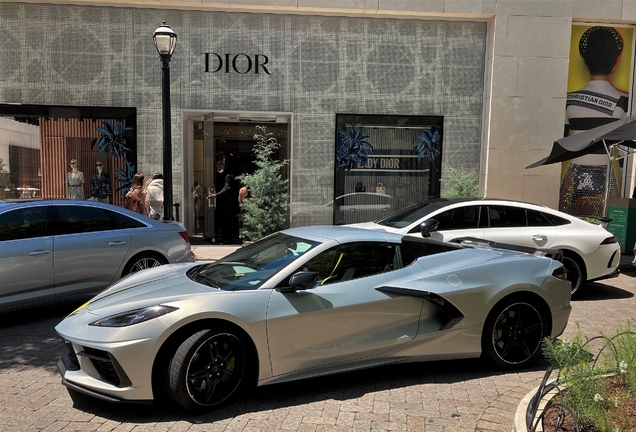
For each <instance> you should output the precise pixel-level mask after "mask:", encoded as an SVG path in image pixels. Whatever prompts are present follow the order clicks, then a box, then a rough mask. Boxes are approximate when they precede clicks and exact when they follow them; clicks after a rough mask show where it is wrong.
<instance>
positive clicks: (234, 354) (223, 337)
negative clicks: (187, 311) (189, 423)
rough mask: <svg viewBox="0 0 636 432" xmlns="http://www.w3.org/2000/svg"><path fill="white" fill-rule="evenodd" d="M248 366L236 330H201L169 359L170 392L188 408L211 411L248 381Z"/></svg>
mask: <svg viewBox="0 0 636 432" xmlns="http://www.w3.org/2000/svg"><path fill="white" fill-rule="evenodd" d="M247 369H248V368H247V350H246V346H245V344H244V342H243V341H242V339H241V338H240V337H239V336H237V335H236V334H235V332H233V331H232V330H230V329H220V328H219V329H216V330H201V331H198V332H196V333H194V334H193V335H192V336H190V337H188V338H187V339H186V340H185V341H183V343H181V345H180V346H179V347H178V348H177V350H176V352H175V353H174V355H173V357H172V360H171V361H170V367H169V376H168V387H169V391H170V396H171V397H172V399H173V400H174V401H175V402H176V403H177V404H178V405H179V406H181V407H182V408H184V409H186V410H187V411H190V412H203V411H209V410H211V409H214V408H217V407H219V406H222V405H223V404H224V403H226V402H228V401H229V400H231V398H232V397H233V396H235V395H236V394H238V393H239V390H240V389H241V388H242V387H243V386H244V385H245V383H246V382H248V379H247V372H246V371H247ZM210 389H211V391H210Z"/></svg>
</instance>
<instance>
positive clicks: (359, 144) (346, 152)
mask: <svg viewBox="0 0 636 432" xmlns="http://www.w3.org/2000/svg"><path fill="white" fill-rule="evenodd" d="M372 152H373V146H372V145H371V143H369V136H368V135H365V134H364V130H363V129H362V128H359V129H358V128H357V127H356V125H355V124H353V123H351V130H350V131H348V130H346V129H341V130H339V131H338V147H337V148H336V163H337V164H338V168H344V169H346V170H350V169H352V168H354V167H355V166H356V164H359V165H363V164H364V163H366V161H367V158H368V157H369V154H371V153H372Z"/></svg>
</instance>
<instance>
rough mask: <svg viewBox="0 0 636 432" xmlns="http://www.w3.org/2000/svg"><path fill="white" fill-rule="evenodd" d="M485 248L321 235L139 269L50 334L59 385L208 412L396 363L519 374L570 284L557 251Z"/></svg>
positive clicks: (566, 299)
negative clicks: (57, 354) (458, 363)
mask: <svg viewBox="0 0 636 432" xmlns="http://www.w3.org/2000/svg"><path fill="white" fill-rule="evenodd" d="M492 246H493V245H489V246H488V245H480V244H479V243H473V244H452V243H442V242H436V241H432V240H428V239H424V238H414V237H410V236H402V235H398V234H392V233H387V232H376V231H370V230H361V229H357V228H349V227H345V226H314V227H304V228H293V229H289V230H285V231H281V232H279V233H277V234H274V235H271V236H269V237H267V238H264V239H262V240H260V241H258V242H255V243H253V244H252V245H250V246H247V247H245V248H241V249H239V250H237V251H236V252H234V253H232V254H230V255H228V256H227V257H225V258H223V259H221V260H219V261H217V262H214V263H211V264H201V263H190V264H172V265H166V266H162V267H158V268H154V269H149V270H145V271H143V272H139V273H136V274H132V275H130V276H128V277H126V278H125V279H122V280H120V281H119V282H117V283H115V284H114V285H112V286H111V287H110V288H108V289H107V290H106V291H104V292H102V293H101V294H99V295H98V296H96V297H95V298H93V299H92V300H90V301H89V302H87V303H86V304H84V305H82V306H81V307H79V308H78V309H77V310H75V311H74V312H73V313H71V314H70V315H69V316H68V317H67V318H65V319H64V320H63V321H62V322H61V323H60V324H59V325H58V326H57V327H56V330H57V332H58V333H59V334H60V335H61V337H62V338H63V339H64V340H65V341H66V344H67V346H68V348H69V353H68V355H66V356H65V357H63V358H62V359H61V360H60V361H59V362H58V368H59V370H60V373H61V374H62V377H63V379H62V382H63V384H64V385H66V386H67V387H68V388H69V389H70V390H71V392H80V393H86V394H89V395H92V396H95V397H98V398H101V399H104V400H107V401H111V402H127V401H130V402H132V401H137V402H140V401H141V402H144V401H145V402H150V401H152V400H153V399H163V398H167V399H169V400H170V401H172V402H176V404H178V405H180V406H181V407H183V408H185V409H187V410H191V411H201V410H206V409H211V408H214V407H216V406H218V405H220V404H222V403H224V402H226V401H227V400H228V399H229V398H230V397H232V396H233V395H235V394H237V393H238V391H239V390H240V389H242V388H243V387H247V386H249V385H253V384H257V385H265V384H271V383H278V382H283V381H289V380H296V379H301V378H307V377H314V376H319V375H325V374H333V373H337V372H343V371H348V370H354V369H359V368H365V367H370V366H377V365H382V364H387V363H396V362H413V361H422V360H440V359H456V358H470V357H479V356H483V357H485V358H486V359H487V360H489V361H491V362H492V363H494V364H495V365H497V366H499V367H502V368H513V367H523V366H525V365H527V364H529V363H530V362H531V361H533V360H534V359H535V358H536V357H537V355H538V354H539V352H540V345H541V341H542V339H543V338H544V337H556V336H558V335H560V334H561V333H562V332H563V330H564V328H565V326H566V324H567V320H568V317H569V315H570V310H571V307H570V283H569V282H568V281H567V280H566V272H565V269H564V267H563V265H562V264H561V262H559V261H558V258H559V255H560V253H559V251H552V252H554V253H553V254H551V253H550V251H543V252H540V251H538V252H536V253H534V254H533V253H529V252H533V251H527V250H526V251H518V250H513V249H514V248H515V247H510V248H509V249H501V248H499V247H492ZM495 246H498V245H495ZM504 246H506V245H504ZM540 255H541V256H540Z"/></svg>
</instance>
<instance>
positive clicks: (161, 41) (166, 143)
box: [152, 21, 177, 220]
mask: <svg viewBox="0 0 636 432" xmlns="http://www.w3.org/2000/svg"><path fill="white" fill-rule="evenodd" d="M152 38H153V39H154V41H155V47H156V48H157V52H158V53H159V58H160V59H161V71H162V78H161V94H162V96H161V108H162V119H163V220H173V217H172V134H171V131H170V128H171V125H170V60H171V59H172V53H173V52H174V48H175V47H176V46H177V34H176V33H175V32H173V31H172V29H171V28H170V27H169V26H167V25H166V22H165V21H164V22H163V25H162V26H160V27H159V28H158V29H157V30H155V33H154V34H153V35H152Z"/></svg>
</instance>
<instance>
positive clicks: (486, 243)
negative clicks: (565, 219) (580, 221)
mask: <svg viewBox="0 0 636 432" xmlns="http://www.w3.org/2000/svg"><path fill="white" fill-rule="evenodd" d="M450 242H451V243H459V244H462V245H467V246H481V247H490V248H493V249H506V250H512V251H516V252H524V253H528V254H531V255H535V256H539V257H548V258H552V259H553V260H556V261H559V262H563V251H562V250H561V249H547V248H532V247H528V246H519V245H513V244H509V243H499V242H495V241H491V240H486V239H480V238H477V237H458V238H455V239H452V240H451V241H450Z"/></svg>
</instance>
